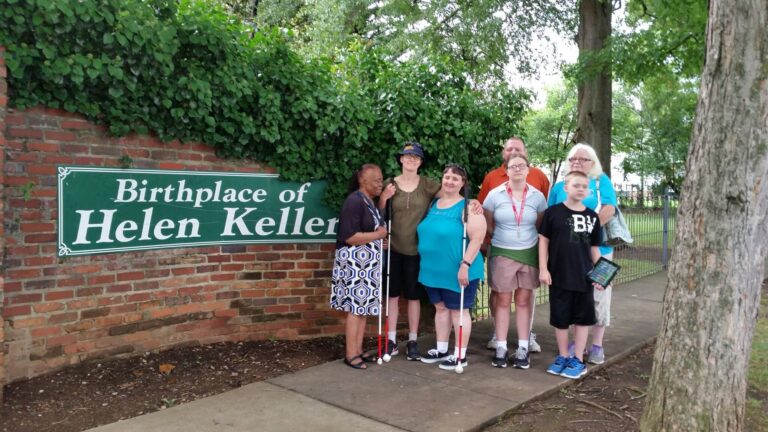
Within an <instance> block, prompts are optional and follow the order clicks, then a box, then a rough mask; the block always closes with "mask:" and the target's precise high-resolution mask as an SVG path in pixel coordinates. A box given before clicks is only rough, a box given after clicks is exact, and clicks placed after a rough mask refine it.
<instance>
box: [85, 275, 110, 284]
mask: <svg viewBox="0 0 768 432" xmlns="http://www.w3.org/2000/svg"><path fill="white" fill-rule="evenodd" d="M114 281H115V275H94V276H88V285H98V284H108V283H113V282H114Z"/></svg>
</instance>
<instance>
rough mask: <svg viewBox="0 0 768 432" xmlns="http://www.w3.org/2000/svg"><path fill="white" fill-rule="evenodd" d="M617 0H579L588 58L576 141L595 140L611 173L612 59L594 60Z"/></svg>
mask: <svg viewBox="0 0 768 432" xmlns="http://www.w3.org/2000/svg"><path fill="white" fill-rule="evenodd" d="M612 13H613V2H612V1H609V0H581V2H579V34H578V45H579V56H580V57H581V58H582V59H585V60H586V61H587V63H586V65H585V66H586V68H585V70H586V77H585V78H584V80H583V81H581V82H580V83H579V100H578V111H579V123H578V128H577V129H576V133H575V135H574V137H573V141H574V142H585V143H587V144H591V145H592V147H594V148H595V151H596V152H597V156H598V158H600V163H601V164H602V165H603V171H605V173H606V174H608V175H609V176H610V175H611V123H612V108H613V105H612V99H613V91H612V89H611V81H612V78H611V65H610V62H604V63H601V64H598V63H597V62H594V61H590V60H589V57H584V56H585V55H586V56H589V54H590V53H596V52H598V51H600V50H601V49H603V46H604V45H605V43H606V42H607V40H608V37H609V36H610V35H611V15H612Z"/></svg>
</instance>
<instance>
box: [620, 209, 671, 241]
mask: <svg viewBox="0 0 768 432" xmlns="http://www.w3.org/2000/svg"><path fill="white" fill-rule="evenodd" d="M624 219H626V221H627V226H629V231H630V232H631V233H632V238H633V239H634V240H635V242H634V243H633V246H634V247H658V248H661V247H662V246H663V242H664V216H663V214H662V212H661V211H654V212H642V213H640V212H638V213H629V212H627V213H624ZM676 221H677V219H676V217H675V215H674V214H671V215H670V218H669V226H668V232H669V239H668V242H669V245H670V246H671V245H672V243H673V242H674V240H675V237H674V232H675V227H676Z"/></svg>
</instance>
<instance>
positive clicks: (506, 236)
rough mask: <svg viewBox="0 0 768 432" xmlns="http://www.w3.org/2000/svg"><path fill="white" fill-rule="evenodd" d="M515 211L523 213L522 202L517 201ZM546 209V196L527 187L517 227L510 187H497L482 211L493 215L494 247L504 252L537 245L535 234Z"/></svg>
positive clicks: (492, 191)
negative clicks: (509, 192)
mask: <svg viewBox="0 0 768 432" xmlns="http://www.w3.org/2000/svg"><path fill="white" fill-rule="evenodd" d="M514 204H515V208H516V209H517V211H518V214H519V212H520V205H521V202H520V201H518V200H514ZM546 208H547V201H546V198H544V194H543V193H542V192H541V191H540V190H538V189H536V188H535V187H533V186H531V185H528V191H527V192H526V194H525V208H524V209H523V217H522V220H521V222H520V226H519V227H518V224H517V219H516V217H515V212H514V210H513V209H512V201H510V197H509V194H508V193H507V184H506V183H504V184H502V185H500V186H497V187H495V188H494V189H493V190H491V192H489V193H488V196H486V198H485V201H483V209H485V210H488V211H490V212H493V224H494V226H493V237H492V238H491V244H492V245H493V246H496V247H500V248H504V249H514V250H522V249H529V248H531V247H533V246H535V245H536V243H537V242H538V240H539V235H538V232H537V231H536V219H537V218H538V216H539V213H541V212H543V211H544V210H546Z"/></svg>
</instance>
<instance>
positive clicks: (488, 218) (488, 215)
mask: <svg viewBox="0 0 768 432" xmlns="http://www.w3.org/2000/svg"><path fill="white" fill-rule="evenodd" d="M483 216H485V226H486V231H485V232H486V233H487V235H488V236H489V237H493V229H494V228H495V227H496V224H495V223H494V222H493V212H492V211H491V210H484V211H483Z"/></svg>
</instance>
